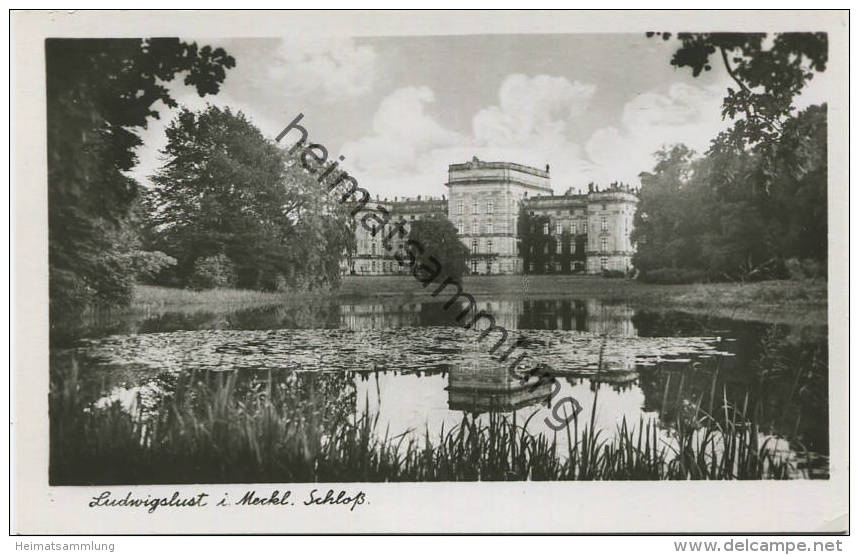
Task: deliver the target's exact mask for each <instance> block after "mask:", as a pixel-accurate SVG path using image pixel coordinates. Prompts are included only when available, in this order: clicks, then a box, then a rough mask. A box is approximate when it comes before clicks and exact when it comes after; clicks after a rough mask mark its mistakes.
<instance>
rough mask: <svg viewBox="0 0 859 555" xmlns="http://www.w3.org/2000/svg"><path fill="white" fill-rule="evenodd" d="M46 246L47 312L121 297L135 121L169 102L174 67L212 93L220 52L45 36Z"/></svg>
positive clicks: (225, 64)
mask: <svg viewBox="0 0 859 555" xmlns="http://www.w3.org/2000/svg"><path fill="white" fill-rule="evenodd" d="M45 58H46V67H45V69H46V76H47V83H46V85H47V127H48V128H47V148H48V218H49V222H48V224H49V227H48V244H49V247H48V248H49V255H48V256H49V266H50V305H51V314H52V315H58V314H66V313H77V312H80V311H81V310H83V309H85V308H87V307H88V306H92V305H115V304H122V303H124V302H127V301H128V300H129V298H130V292H131V285H132V283H133V279H134V272H135V269H134V267H133V264H131V262H130V260H131V259H130V257H128V256H127V245H126V244H125V241H124V240H123V239H124V237H125V238H127V237H126V236H127V235H128V233H127V230H126V229H124V227H125V226H127V224H128V218H129V211H130V210H131V208H132V206H133V205H134V202H135V199H136V198H137V196H138V192H139V187H138V184H137V183H136V182H135V181H134V180H133V179H131V178H129V177H127V176H126V175H124V173H123V172H125V171H128V170H130V169H131V168H133V167H134V165H135V164H136V162H137V160H136V156H135V153H134V149H135V148H136V147H137V146H139V145H140V144H141V139H140V137H139V136H138V135H137V133H136V131H135V128H138V127H146V119H147V117H158V112H157V111H156V110H154V109H153V108H152V106H153V104H154V103H156V102H157V101H159V100H160V101H161V102H163V103H164V104H165V105H167V106H171V107H172V106H175V105H176V102H175V101H174V100H173V98H172V97H171V96H170V94H169V92H168V90H167V88H166V87H165V85H164V83H166V82H168V81H170V80H172V79H173V78H174V77H175V76H176V75H177V74H178V73H183V74H184V75H185V79H184V82H185V84H186V85H190V86H193V87H195V89H196V90H197V92H198V93H199V94H200V95H201V96H203V95H206V94H215V93H217V92H218V89H219V86H220V83H222V82H223V80H224V77H225V69H227V68H231V67H233V66H234V65H235V61H234V60H233V58H232V57H230V56H229V55H227V53H226V52H224V50H222V49H220V48H217V49H212V48H211V47H208V46H204V47H202V48H198V47H197V45H196V44H193V43H192V44H188V43H184V42H181V41H179V40H178V39H147V40H141V39H48V40H46V41H45Z"/></svg>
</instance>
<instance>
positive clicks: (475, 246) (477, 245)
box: [471, 239, 480, 254]
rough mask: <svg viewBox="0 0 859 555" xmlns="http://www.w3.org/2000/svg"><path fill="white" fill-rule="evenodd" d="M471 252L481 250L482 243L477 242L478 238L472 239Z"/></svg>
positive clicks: (475, 252)
mask: <svg viewBox="0 0 859 555" xmlns="http://www.w3.org/2000/svg"><path fill="white" fill-rule="evenodd" d="M471 252H473V253H474V254H477V253H478V252H480V243H478V242H477V239H473V240H472V241H471Z"/></svg>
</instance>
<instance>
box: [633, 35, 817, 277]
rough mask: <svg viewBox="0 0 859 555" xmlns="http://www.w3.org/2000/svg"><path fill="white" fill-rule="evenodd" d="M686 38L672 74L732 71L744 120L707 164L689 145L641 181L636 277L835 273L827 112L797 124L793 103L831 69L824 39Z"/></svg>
mask: <svg viewBox="0 0 859 555" xmlns="http://www.w3.org/2000/svg"><path fill="white" fill-rule="evenodd" d="M654 35H657V36H661V37H662V38H663V39H665V40H669V39H670V38H671V33H648V36H654ZM677 38H678V39H679V41H680V47H679V48H678V50H677V51H676V52H675V53H674V56H673V58H672V60H671V63H672V65H674V66H677V67H681V68H682V67H688V68H690V69H691V70H692V74H693V76H698V75H700V73H701V72H702V71H709V70H711V69H712V64H713V63H722V64H723V65H724V67H725V69H726V71H727V72H728V75H729V76H730V77H731V79H732V80H733V82H734V84H735V85H736V87H733V86H732V87H728V90H727V95H726V96H725V98H724V100H723V103H722V116H723V118H729V119H732V120H734V121H733V125H732V126H731V127H730V128H729V129H728V131H725V132H723V133H721V134H719V136H717V137H716V138H715V139H714V140H713V141H712V144H711V146H710V149H709V151H708V152H707V153H706V155H705V156H704V157H702V158H698V159H695V158H694V155H693V153H692V152H690V151H688V149H686V148H685V147H683V146H682V145H681V146H678V147H674V148H673V149H669V150H663V151H662V152H661V153H659V155H658V158H659V160H658V163H657V165H656V167H655V168H654V171H653V172H652V173H643V174H641V180H642V190H641V202H640V204H639V208H638V213H637V214H636V220H635V224H636V229H635V232H634V234H633V240H634V241H636V242H637V246H638V252H637V254H636V256H635V260H634V261H635V264H636V266H637V267H638V268H639V269H640V270H643V271H644V272H645V275H646V273H647V271H648V270H650V271H653V270H657V269H671V268H675V269H676V268H681V269H686V270H695V271H697V272H698V274H695V273H687V274H684V275H704V276H706V277H708V278H710V279H755V278H757V279H761V278H767V277H783V276H785V275H786V262H787V261H789V260H793V259H796V260H807V261H813V262H814V264H815V265H816V266H818V267H825V265H826V264H825V263H826V256H827V253H826V247H827V196H826V186H827V126H826V104H823V105H822V106H811V107H809V108H807V109H805V110H804V111H802V112H800V113H796V107H795V106H794V105H793V99H794V98H795V97H796V95H797V94H799V93H800V91H801V90H802V88H803V87H804V86H805V85H806V84H807V83H808V82H809V81H810V80H811V79H812V78H813V77H814V73H815V72H821V71H824V70H825V69H826V63H827V60H828V37H827V35H826V33H780V34H775V35H773V36H772V38H771V40H770V39H769V37H767V35H766V34H764V33H679V34H678V35H677ZM713 57H715V58H716V60H717V61H716V62H713V61H712V58H713Z"/></svg>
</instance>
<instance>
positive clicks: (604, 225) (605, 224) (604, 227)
mask: <svg viewBox="0 0 859 555" xmlns="http://www.w3.org/2000/svg"><path fill="white" fill-rule="evenodd" d="M600 229H602V230H603V231H605V230H607V229H608V220H606V218H605V216H603V217H602V219H601V220H600Z"/></svg>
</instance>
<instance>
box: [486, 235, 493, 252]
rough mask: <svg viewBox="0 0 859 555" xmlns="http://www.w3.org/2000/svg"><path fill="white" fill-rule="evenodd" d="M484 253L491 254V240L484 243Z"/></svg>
mask: <svg viewBox="0 0 859 555" xmlns="http://www.w3.org/2000/svg"><path fill="white" fill-rule="evenodd" d="M486 252H488V253H489V254H492V239H490V240H489V241H487V242H486Z"/></svg>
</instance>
